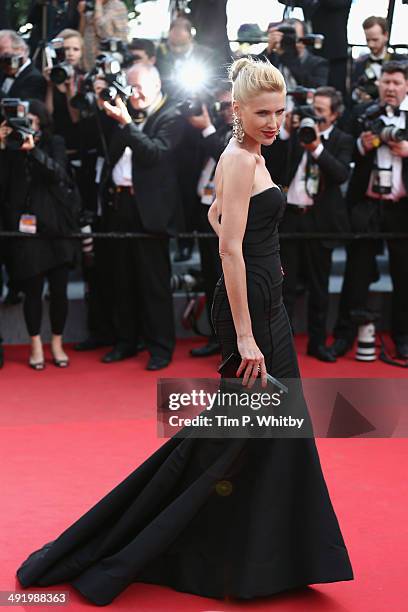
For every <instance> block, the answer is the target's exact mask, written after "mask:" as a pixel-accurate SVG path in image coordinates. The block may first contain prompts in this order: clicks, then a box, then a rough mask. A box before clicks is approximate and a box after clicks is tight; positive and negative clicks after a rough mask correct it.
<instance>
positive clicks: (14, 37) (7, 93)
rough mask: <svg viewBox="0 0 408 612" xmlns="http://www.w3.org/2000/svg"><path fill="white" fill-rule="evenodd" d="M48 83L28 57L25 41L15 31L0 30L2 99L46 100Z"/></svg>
mask: <svg viewBox="0 0 408 612" xmlns="http://www.w3.org/2000/svg"><path fill="white" fill-rule="evenodd" d="M46 87H47V85H46V81H45V79H44V77H43V76H42V74H41V73H40V72H39V71H38V70H37V68H36V67H35V66H34V65H33V64H32V62H31V60H30V58H29V57H28V47H27V44H26V43H25V41H24V40H23V39H22V38H21V36H19V35H18V34H16V32H14V31H13V30H0V99H1V98H36V99H38V100H44V99H45V92H46Z"/></svg>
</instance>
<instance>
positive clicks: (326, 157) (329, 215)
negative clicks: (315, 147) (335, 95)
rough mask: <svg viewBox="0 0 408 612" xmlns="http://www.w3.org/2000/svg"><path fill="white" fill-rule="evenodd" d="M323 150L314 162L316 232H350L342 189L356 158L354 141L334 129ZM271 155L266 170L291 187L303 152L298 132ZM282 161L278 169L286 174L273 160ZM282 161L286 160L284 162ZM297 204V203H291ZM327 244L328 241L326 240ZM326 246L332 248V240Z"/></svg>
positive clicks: (277, 146) (279, 144)
mask: <svg viewBox="0 0 408 612" xmlns="http://www.w3.org/2000/svg"><path fill="white" fill-rule="evenodd" d="M323 146H324V150H323V151H322V153H321V154H320V155H319V157H318V158H317V159H316V160H313V161H315V163H317V164H318V166H319V168H320V184H319V192H318V194H317V195H316V196H315V198H314V200H315V201H314V205H313V213H311V214H313V215H314V219H315V224H316V230H317V231H320V232H347V231H349V230H350V224H349V217H348V212H347V206H346V202H345V199H344V197H343V195H342V192H341V190H340V185H342V183H344V182H345V181H346V180H347V179H348V177H349V174H350V162H351V159H352V155H353V146H354V140H353V138H352V137H351V136H350V135H349V134H345V133H344V132H342V131H341V130H339V129H338V128H336V127H334V128H333V130H332V131H331V133H330V135H329V138H328V140H327V141H325V142H323ZM270 149H271V153H273V154H272V155H269V156H268V158H267V168H268V170H269V172H270V174H271V176H272V178H273V179H274V180H275V181H276V180H277V178H278V179H279V181H278V182H280V183H281V184H282V185H284V186H287V187H289V185H290V183H291V182H292V179H293V178H294V176H295V174H296V170H297V168H298V166H299V164H300V162H301V159H302V156H303V153H304V149H303V147H302V146H301V145H300V143H299V140H298V136H297V132H294V133H293V135H292V136H291V137H290V139H289V140H286V141H285V140H281V141H277V143H276V145H272V147H270ZM274 159H275V160H277V161H278V160H280V162H279V163H280V165H277V168H278V169H279V171H280V172H282V171H283V174H280V175H279V174H277V173H275V171H274V167H273V164H274V161H273V160H274ZM282 160H285V162H284V163H283V162H282ZM291 204H296V202H291ZM325 242H327V241H325ZM327 246H333V243H332V242H331V241H329V242H327Z"/></svg>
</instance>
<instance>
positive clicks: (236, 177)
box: [219, 150, 266, 387]
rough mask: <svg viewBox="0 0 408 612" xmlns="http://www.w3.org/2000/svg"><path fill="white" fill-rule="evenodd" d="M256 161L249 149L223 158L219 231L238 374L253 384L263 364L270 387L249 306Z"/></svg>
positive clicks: (263, 373)
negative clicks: (246, 247) (245, 244)
mask: <svg viewBox="0 0 408 612" xmlns="http://www.w3.org/2000/svg"><path fill="white" fill-rule="evenodd" d="M255 167H256V160H255V157H254V156H253V155H251V154H250V153H248V152H246V151H242V150H240V151H234V152H231V153H229V154H228V155H224V157H223V167H222V170H223V174H222V183H223V196H222V223H221V224H220V233H219V253H220V257H221V263H222V269H223V273H224V280H225V287H226V290H227V294H228V301H229V303H230V307H231V313H232V317H233V320H234V327H235V331H236V334H237V345H238V350H239V353H240V355H241V358H242V362H241V365H240V366H239V368H238V370H237V376H239V375H240V373H241V372H242V371H244V370H245V371H244V377H243V384H244V385H246V383H247V382H248V379H249V378H250V381H249V383H250V384H249V385H248V386H249V387H251V386H252V385H253V383H254V382H255V379H256V377H257V375H258V366H260V367H261V376H262V386H266V368H265V361H264V356H263V355H262V352H261V351H260V349H259V348H258V346H257V344H256V342H255V339H254V336H253V332H252V323H251V317H250V313H249V307H248V296H247V282H246V268H245V261H244V257H243V254H242V241H243V238H244V234H245V228H246V224H247V219H248V209H249V200H250V197H251V193H252V186H253V183H254V175H255Z"/></svg>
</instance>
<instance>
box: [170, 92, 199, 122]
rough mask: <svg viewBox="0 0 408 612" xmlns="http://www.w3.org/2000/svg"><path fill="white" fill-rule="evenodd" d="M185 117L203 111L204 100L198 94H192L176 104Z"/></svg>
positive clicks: (196, 114)
mask: <svg viewBox="0 0 408 612" xmlns="http://www.w3.org/2000/svg"><path fill="white" fill-rule="evenodd" d="M176 108H177V109H178V110H179V111H180V113H181V114H182V115H183V117H194V116H196V117H197V116H198V115H201V114H202V112H203V102H202V100H201V99H200V98H199V97H198V96H191V97H189V98H187V99H186V100H183V101H182V102H179V103H178V104H177V105H176Z"/></svg>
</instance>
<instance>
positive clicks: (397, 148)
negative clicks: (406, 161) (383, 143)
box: [388, 140, 408, 157]
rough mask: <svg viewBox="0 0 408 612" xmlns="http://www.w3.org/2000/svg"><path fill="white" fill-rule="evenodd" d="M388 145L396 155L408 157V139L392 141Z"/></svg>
mask: <svg viewBox="0 0 408 612" xmlns="http://www.w3.org/2000/svg"><path fill="white" fill-rule="evenodd" d="M388 146H389V148H390V150H391V153H392V154H393V155H395V156H396V157H408V140H401V141H400V142H394V141H391V142H390V143H389V144H388Z"/></svg>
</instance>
